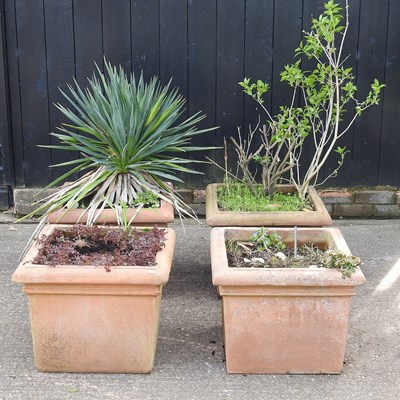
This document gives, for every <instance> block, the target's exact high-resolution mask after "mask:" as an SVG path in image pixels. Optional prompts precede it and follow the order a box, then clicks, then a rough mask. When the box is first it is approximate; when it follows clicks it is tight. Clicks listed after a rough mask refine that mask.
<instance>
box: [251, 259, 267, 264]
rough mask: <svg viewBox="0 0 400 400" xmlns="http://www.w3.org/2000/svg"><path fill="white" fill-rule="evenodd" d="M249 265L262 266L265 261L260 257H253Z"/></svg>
mask: <svg viewBox="0 0 400 400" xmlns="http://www.w3.org/2000/svg"><path fill="white" fill-rule="evenodd" d="M251 263H252V264H253V265H256V266H257V265H263V264H264V263H265V260H264V259H263V258H261V257H253V258H252V259H251Z"/></svg>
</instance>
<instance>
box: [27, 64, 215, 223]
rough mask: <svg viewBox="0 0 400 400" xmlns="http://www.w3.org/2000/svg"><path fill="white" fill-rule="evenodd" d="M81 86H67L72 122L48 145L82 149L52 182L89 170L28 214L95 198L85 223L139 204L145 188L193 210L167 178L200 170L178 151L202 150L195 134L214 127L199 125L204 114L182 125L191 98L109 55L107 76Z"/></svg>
mask: <svg viewBox="0 0 400 400" xmlns="http://www.w3.org/2000/svg"><path fill="white" fill-rule="evenodd" d="M96 68H97V74H96V73H94V74H93V77H92V78H91V79H88V83H89V85H88V87H87V88H86V89H84V90H82V89H81V88H80V87H79V85H78V84H77V83H76V81H75V87H73V86H70V85H69V86H68V89H69V94H66V93H64V92H62V94H63V95H64V97H65V98H66V99H67V100H68V102H69V103H70V107H71V108H68V107H65V106H63V105H61V104H57V105H56V107H57V108H58V109H59V110H60V111H61V112H62V113H63V114H64V115H65V116H66V117H67V118H68V119H69V120H70V121H71V123H70V124H62V126H61V127H59V128H58V131H59V132H57V133H51V135H53V136H55V137H56V138H58V139H59V141H60V142H61V144H59V145H47V146H43V147H46V148H52V149H61V150H74V151H78V152H79V154H80V158H78V159H74V160H71V161H68V162H63V163H61V164H57V165H54V166H55V167H57V166H59V167H60V166H62V167H69V168H70V169H69V171H68V172H67V173H65V174H64V175H62V176H61V177H59V178H58V179H56V180H54V181H53V182H52V183H50V184H49V185H48V186H47V187H46V189H47V188H50V187H54V186H56V185H58V184H60V182H62V181H64V180H65V179H67V178H69V177H71V176H72V175H73V174H75V173H77V172H82V171H86V173H85V174H84V175H83V176H82V177H80V178H79V179H76V180H75V181H73V182H71V183H68V184H65V185H63V186H61V187H60V188H59V190H58V191H57V193H56V194H54V195H51V196H49V197H47V198H45V202H44V203H43V204H42V205H41V206H40V207H39V208H38V209H36V210H35V211H34V213H32V214H29V215H27V216H26V217H29V216H31V215H33V214H35V213H36V214H37V213H44V216H45V215H47V214H49V213H50V212H52V211H55V210H59V209H66V210H68V209H71V208H73V207H76V206H77V205H78V204H80V203H81V202H82V200H84V199H90V200H89V203H88V205H87V207H86V208H85V212H87V214H88V215H87V216H88V218H87V223H88V224H91V223H93V222H94V221H95V220H96V218H97V216H98V215H99V214H100V212H101V211H102V210H103V209H104V208H105V207H107V206H109V205H115V206H118V205H120V204H127V205H134V204H136V202H135V199H136V198H137V197H138V195H139V193H142V192H151V193H153V194H156V195H157V196H158V197H159V198H160V199H162V200H165V201H167V202H169V203H171V204H173V206H174V207H175V209H176V210H177V211H178V213H179V214H180V215H181V214H186V215H189V216H194V214H193V213H192V211H191V210H190V209H189V208H188V206H187V205H186V204H185V203H184V202H183V201H182V199H181V198H180V197H179V196H178V195H177V194H176V193H175V192H174V191H173V190H172V189H171V188H170V187H168V186H167V185H166V184H165V181H175V182H177V181H178V182H179V181H180V182H181V179H179V178H178V177H177V176H176V173H177V172H178V171H183V172H188V173H197V172H196V171H194V170H193V169H190V168H187V167H185V164H187V163H190V162H200V161H194V160H189V159H187V158H183V157H179V156H176V155H173V153H175V154H177V153H183V155H186V153H187V152H191V151H196V150H204V149H206V148H205V147H193V146H190V140H191V138H192V137H193V136H195V135H199V134H202V133H204V132H208V131H210V130H212V129H215V128H210V129H203V130H198V129H197V128H196V124H197V123H198V122H199V121H201V120H202V119H203V118H205V115H200V113H197V114H195V115H194V116H192V117H190V118H188V119H186V120H184V121H183V122H180V123H177V120H178V118H179V117H180V116H181V115H182V113H183V112H184V104H185V99H184V98H183V97H182V96H181V95H179V94H178V91H177V89H170V83H171V82H170V83H169V84H168V85H166V86H163V85H161V83H160V82H159V81H158V79H157V78H156V77H154V78H153V79H152V80H151V81H150V82H149V83H146V82H145V81H144V79H143V74H142V75H141V76H140V78H139V79H138V80H136V79H135V76H134V75H133V74H132V75H131V76H130V78H128V77H127V75H126V74H125V73H124V71H123V69H122V67H119V68H116V67H113V66H112V65H111V64H110V63H108V62H107V61H105V68H106V74H103V73H102V72H101V71H100V69H99V68H98V67H97V65H96ZM118 209H120V208H118V207H116V208H115V210H118Z"/></svg>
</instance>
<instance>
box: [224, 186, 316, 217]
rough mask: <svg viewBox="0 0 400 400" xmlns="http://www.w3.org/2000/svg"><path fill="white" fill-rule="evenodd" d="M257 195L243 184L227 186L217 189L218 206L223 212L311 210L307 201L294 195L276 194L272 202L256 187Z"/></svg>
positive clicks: (260, 187)
mask: <svg viewBox="0 0 400 400" xmlns="http://www.w3.org/2000/svg"><path fill="white" fill-rule="evenodd" d="M256 191H257V195H254V194H253V193H252V192H251V190H250V189H249V188H248V187H247V186H246V185H243V184H237V183H234V184H229V185H224V186H219V187H218V206H219V208H220V209H222V210H225V211H250V212H257V211H300V210H303V209H305V208H306V209H311V206H310V204H309V203H308V202H307V201H304V200H301V199H300V198H299V197H298V196H297V195H296V194H295V193H289V194H283V193H276V194H275V195H274V197H273V198H272V200H271V199H270V198H269V197H267V196H265V194H264V190H263V188H262V185H257V186H256Z"/></svg>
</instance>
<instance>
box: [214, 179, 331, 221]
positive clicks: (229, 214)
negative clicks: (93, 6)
mask: <svg viewBox="0 0 400 400" xmlns="http://www.w3.org/2000/svg"><path fill="white" fill-rule="evenodd" d="M221 185H222V184H219V183H212V184H210V185H208V186H207V188H206V221H207V224H208V225H209V226H295V225H296V226H325V225H332V219H331V217H330V215H329V213H328V211H327V209H326V207H325V205H324V203H323V202H322V200H321V198H320V197H319V195H318V193H317V191H316V190H315V189H314V188H310V189H309V191H308V196H309V197H308V198H309V201H310V203H311V205H312V207H313V210H312V211H264V212H246V211H222V210H220V209H219V208H218V202H217V190H218V186H221ZM277 190H278V191H279V192H281V193H292V192H294V191H295V189H294V187H293V186H290V185H278V186H277Z"/></svg>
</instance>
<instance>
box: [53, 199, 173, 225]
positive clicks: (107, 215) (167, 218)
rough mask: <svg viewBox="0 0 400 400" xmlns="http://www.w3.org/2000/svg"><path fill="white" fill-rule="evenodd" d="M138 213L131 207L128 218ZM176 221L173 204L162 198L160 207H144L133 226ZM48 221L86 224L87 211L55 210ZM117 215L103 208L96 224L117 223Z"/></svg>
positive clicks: (76, 209) (74, 209)
mask: <svg viewBox="0 0 400 400" xmlns="http://www.w3.org/2000/svg"><path fill="white" fill-rule="evenodd" d="M135 213H136V209H135V208H130V209H128V211H127V218H128V220H130V219H131V218H132V217H133V216H134V215H135ZM173 221H174V207H173V206H172V204H170V203H168V202H166V201H164V200H161V201H160V207H156V208H142V209H141V210H140V211H139V212H138V214H137V215H136V217H135V219H134V220H133V221H132V225H133V226H137V225H146V226H153V225H157V226H167V224H169V223H171V222H173ZM47 222H48V223H50V224H76V223H80V224H86V222H87V212H85V210H84V209H82V208H73V209H70V210H67V211H66V210H60V211H54V212H52V213H50V214H49V215H48V216H47ZM117 223H118V221H117V217H116V215H115V211H114V210H111V209H105V210H103V211H102V212H101V213H100V215H99V217H98V218H97V219H96V221H95V224H96V225H103V224H106V225H117Z"/></svg>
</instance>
